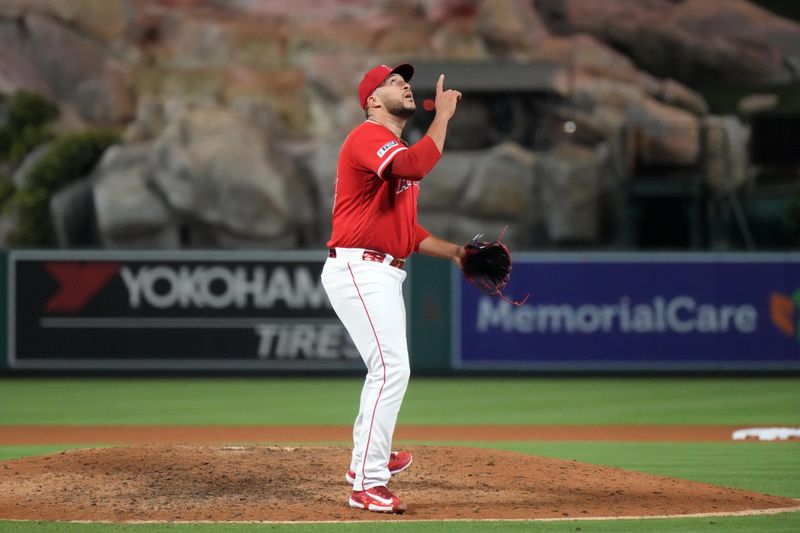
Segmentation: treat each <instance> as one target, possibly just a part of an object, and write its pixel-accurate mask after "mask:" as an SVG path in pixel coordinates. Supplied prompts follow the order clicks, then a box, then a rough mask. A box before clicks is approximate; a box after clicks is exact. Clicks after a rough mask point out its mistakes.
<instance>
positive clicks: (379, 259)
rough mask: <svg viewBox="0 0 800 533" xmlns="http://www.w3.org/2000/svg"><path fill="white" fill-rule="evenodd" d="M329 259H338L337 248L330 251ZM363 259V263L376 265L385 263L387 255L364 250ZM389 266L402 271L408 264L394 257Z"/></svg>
mask: <svg viewBox="0 0 800 533" xmlns="http://www.w3.org/2000/svg"><path fill="white" fill-rule="evenodd" d="M328 257H336V248H330V249H328ZM361 259H362V261H374V262H376V263H383V260H384V259H386V254H385V253H383V252H376V251H374V250H364V253H363V254H361ZM387 264H388V265H389V266H393V267H395V268H399V269H400V270H402V269H403V265H405V264H406V260H405V259H398V258H397V257H394V258H392V260H391V261H390V262H389V263H387Z"/></svg>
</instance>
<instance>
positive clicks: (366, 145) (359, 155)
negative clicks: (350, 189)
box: [353, 128, 408, 178]
mask: <svg viewBox="0 0 800 533" xmlns="http://www.w3.org/2000/svg"><path fill="white" fill-rule="evenodd" d="M406 150H408V147H407V146H406V145H405V144H403V142H402V141H399V140H398V139H397V138H396V137H395V136H394V135H392V134H391V132H389V131H388V130H383V129H382V128H370V129H367V130H364V131H363V132H361V134H360V135H359V136H358V139H357V140H356V142H355V143H354V144H353V158H354V159H355V160H356V161H357V162H358V163H359V164H360V165H361V166H363V167H364V168H366V169H367V170H370V171H372V172H374V173H375V174H377V175H378V177H380V178H384V175H383V173H384V171H385V170H386V168H387V167H388V166H389V165H391V163H392V161H393V160H394V158H395V157H397V155H398V154H400V153H402V152H405V151H406ZM387 177H388V176H387Z"/></svg>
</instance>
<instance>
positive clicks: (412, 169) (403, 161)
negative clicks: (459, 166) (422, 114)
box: [386, 135, 442, 181]
mask: <svg viewBox="0 0 800 533" xmlns="http://www.w3.org/2000/svg"><path fill="white" fill-rule="evenodd" d="M441 156H442V154H441V153H440V152H439V149H438V148H436V143H435V142H433V139H432V138H431V137H430V136H428V135H425V136H424V137H422V139H420V140H419V142H417V143H416V144H415V145H414V146H412V147H411V148H409V149H408V150H406V151H404V152H401V153H399V154H397V157H395V158H394V161H392V163H391V164H390V165H389V166H387V167H386V168H387V170H388V171H389V172H391V177H393V178H401V179H408V180H414V181H418V180H421V179H422V178H424V177H425V175H426V174H427V173H428V172H430V171H431V169H433V167H434V165H436V163H438V162H439V158H440V157H441ZM387 177H389V176H387Z"/></svg>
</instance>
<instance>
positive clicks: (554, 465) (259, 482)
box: [0, 444, 800, 522]
mask: <svg viewBox="0 0 800 533" xmlns="http://www.w3.org/2000/svg"><path fill="white" fill-rule="evenodd" d="M412 451H413V453H414V464H413V465H412V467H411V469H409V470H408V471H407V472H403V473H402V474H400V475H399V476H396V477H395V478H393V479H392V481H391V484H390V487H391V488H392V489H393V490H394V491H395V492H396V493H397V494H398V495H399V496H401V498H403V500H404V501H405V502H406V503H407V505H408V512H407V513H406V514H405V515H402V516H397V515H381V514H377V513H369V512H365V511H359V510H354V509H350V508H348V507H347V497H348V495H349V492H350V490H351V488H350V486H348V485H347V484H346V483H345V482H344V479H343V478H344V473H345V471H346V469H347V465H348V463H349V449H348V448H346V447H343V446H325V447H312V446H302V447H296V446H253V445H213V446H208V445H203V446H199V445H175V444H159V445H140V446H126V447H117V448H98V449H85V450H74V451H67V452H61V453H55V454H50V455H42V456H36V457H27V458H23V459H18V460H13V461H5V462H2V463H0V470H1V471H2V475H0V519H27V520H104V521H114V522H128V521H188V522H191V521H221V522H222V521H285V520H288V521H317V520H319V521H328V520H376V519H386V520H407V519H417V520H420V519H430V520H444V519H541V518H562V519H564V518H589V517H609V516H616V517H632V516H637V517H639V516H663V515H671V516H679V515H687V514H698V513H738V512H742V511H758V510H774V509H790V508H795V509H797V508H800V501H797V500H792V499H789V498H782V497H776V496H768V495H764V494H758V493H752V492H746V491H741V490H735V489H729V488H725V487H718V486H713V485H708V484H704V483H697V482H692V481H687V480H683V479H676V478H667V477H660V476H655V475H651V474H646V473H642V472H634V471H630V470H623V469H619V468H613V467H606V466H598V465H593V464H588V463H582V462H579V461H566V460H561V459H551V458H543V457H535V456H530V455H525V454H520V453H515V452H507V451H498V450H489V449H479V448H465V447H464V448H460V447H439V446H415V447H413V448H412Z"/></svg>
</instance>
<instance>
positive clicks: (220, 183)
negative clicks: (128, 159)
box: [152, 106, 313, 244]
mask: <svg viewBox="0 0 800 533" xmlns="http://www.w3.org/2000/svg"><path fill="white" fill-rule="evenodd" d="M152 157H153V160H152V165H153V169H154V173H153V175H152V180H153V183H154V185H155V186H156V187H157V188H158V190H159V191H160V193H161V194H162V195H163V196H164V198H165V199H166V201H167V203H168V204H169V206H170V207H171V209H173V210H175V211H176V212H178V213H181V214H182V215H183V216H185V217H188V218H189V219H192V220H195V221H197V222H198V223H201V224H204V225H207V226H210V227H212V228H219V230H220V231H221V232H222V233H221V235H223V234H224V235H226V236H227V235H233V236H241V237H246V238H247V240H248V242H262V243H269V242H273V241H274V242H280V243H282V244H290V243H289V242H287V239H286V236H287V235H295V234H296V233H297V231H298V227H299V226H304V225H308V224H311V223H312V222H313V214H312V213H311V209H310V199H309V198H308V196H307V191H304V190H303V188H302V184H300V183H299V180H298V179H297V177H296V176H295V175H294V173H293V169H292V167H291V165H290V163H289V162H288V161H287V160H286V159H285V158H281V157H280V156H279V155H278V154H276V153H275V152H274V151H272V150H271V149H270V142H269V138H268V136H267V134H266V133H265V132H264V131H262V130H259V129H257V128H255V127H254V126H253V125H252V124H251V123H250V122H249V121H247V120H246V119H244V118H243V117H241V116H239V115H238V114H237V113H235V112H233V111H231V110H229V109H227V108H224V107H219V106H216V107H212V106H197V107H192V106H190V107H188V108H187V109H186V110H185V111H183V112H181V113H178V114H176V115H175V116H173V117H171V119H170V122H169V123H168V125H167V127H166V128H165V130H164V132H163V133H162V134H161V136H160V137H159V138H158V140H157V141H156V144H155V147H154V150H153V153H152ZM289 241H291V239H289Z"/></svg>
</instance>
